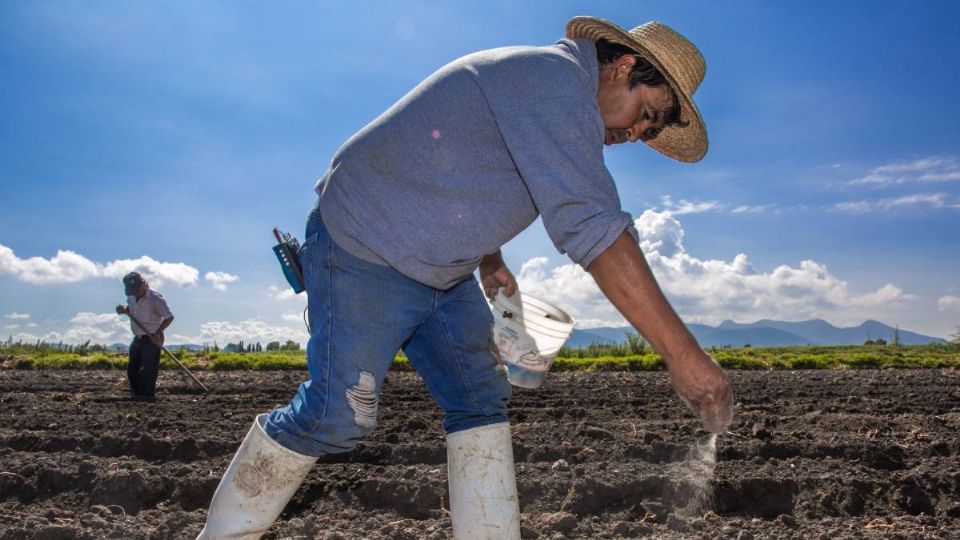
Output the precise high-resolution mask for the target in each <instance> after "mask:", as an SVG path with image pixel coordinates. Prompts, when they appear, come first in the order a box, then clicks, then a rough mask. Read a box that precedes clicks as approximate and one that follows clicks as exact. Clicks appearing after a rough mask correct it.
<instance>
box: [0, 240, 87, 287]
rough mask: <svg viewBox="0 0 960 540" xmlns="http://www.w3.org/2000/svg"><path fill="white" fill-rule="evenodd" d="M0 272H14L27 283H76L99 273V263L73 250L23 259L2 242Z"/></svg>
mask: <svg viewBox="0 0 960 540" xmlns="http://www.w3.org/2000/svg"><path fill="white" fill-rule="evenodd" d="M0 273H4V274H12V275H14V276H16V277H18V278H19V279H21V280H23V281H26V282H27V283H35V284H47V283H75V282H77V281H83V280H84V279H88V278H91V277H96V276H97V275H98V274H99V268H98V267H97V265H96V264H95V263H94V262H93V261H91V260H90V259H87V258H86V257H84V256H83V255H79V254H77V253H75V252H73V251H63V250H61V251H57V254H56V255H54V256H53V258H51V259H44V258H42V257H30V258H29V259H21V258H20V257H17V255H16V254H15V253H14V252H13V250H12V249H10V248H8V247H7V246H4V245H3V244H0Z"/></svg>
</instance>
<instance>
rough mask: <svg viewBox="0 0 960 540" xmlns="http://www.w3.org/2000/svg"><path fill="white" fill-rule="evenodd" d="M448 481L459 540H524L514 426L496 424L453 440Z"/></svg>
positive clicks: (457, 435)
mask: <svg viewBox="0 0 960 540" xmlns="http://www.w3.org/2000/svg"><path fill="white" fill-rule="evenodd" d="M447 476H448V478H449V480H450V518H451V520H452V521H453V537H454V538H455V539H457V540H494V539H495V540H504V539H507V540H513V539H519V538H520V503H519V499H518V498H517V477H516V473H515V472H514V466H513V445H512V444H511V442H510V424H508V423H501V424H491V425H488V426H481V427H478V428H473V429H468V430H464V431H458V432H456V433H453V434H451V435H448V436H447Z"/></svg>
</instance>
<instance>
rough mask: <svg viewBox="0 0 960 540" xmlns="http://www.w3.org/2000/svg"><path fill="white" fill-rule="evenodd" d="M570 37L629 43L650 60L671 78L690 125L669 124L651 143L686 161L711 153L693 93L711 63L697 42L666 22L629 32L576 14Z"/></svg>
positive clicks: (628, 45)
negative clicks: (698, 48)
mask: <svg viewBox="0 0 960 540" xmlns="http://www.w3.org/2000/svg"><path fill="white" fill-rule="evenodd" d="M566 35H567V37H568V38H570V39H575V38H589V39H592V40H594V41H596V40H598V39H600V38H604V39H606V40H607V41H611V42H614V43H619V44H620V45H624V46H627V47H629V48H631V49H633V50H635V51H637V53H639V54H640V56H643V57H644V58H645V59H647V60H648V61H649V62H650V63H651V64H653V65H654V66H655V67H656V68H657V69H658V70H660V73H662V74H663V76H664V77H665V78H666V79H667V82H668V83H670V86H671V87H672V88H673V90H674V92H676V94H677V97H678V98H679V99H680V109H681V113H680V116H681V118H682V119H683V121H684V122H688V125H687V127H680V126H668V127H665V128H664V129H663V131H661V132H660V134H659V135H657V137H656V138H655V139H653V140H652V141H650V142H647V144H648V145H650V146H652V147H653V148H655V149H656V150H657V151H659V152H660V153H662V154H664V155H666V156H669V157H672V158H673V159H676V160H679V161H686V162H694V161H700V160H701V159H703V156H704V154H706V153H707V127H706V125H704V123H703V118H702V117H701V116H700V111H699V110H698V109H697V106H696V105H694V103H693V93H694V92H695V91H696V90H697V87H698V86H700V82H701V81H703V75H704V74H705V73H706V71H707V64H706V62H704V60H703V56H702V55H701V54H700V51H698V50H697V47H696V46H694V44H693V43H690V42H689V41H687V39H686V38H684V37H683V36H681V35H680V34H678V33H676V32H675V31H673V29H671V28H670V27H668V26H667V25H665V24H661V23H658V22H648V23H646V24H642V25H640V26H638V27H636V28H634V29H633V30H631V31H629V32H626V31H625V30H623V29H622V28H620V27H619V26H617V25H615V24H613V23H611V22H609V21H605V20H603V19H597V18H596V17H574V18H572V19H570V21H569V22H567V29H566Z"/></svg>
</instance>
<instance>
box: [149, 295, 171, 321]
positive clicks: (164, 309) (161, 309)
mask: <svg viewBox="0 0 960 540" xmlns="http://www.w3.org/2000/svg"><path fill="white" fill-rule="evenodd" d="M153 310H154V313H156V314H157V316H158V317H160V320H161V321H164V320H167V319H169V318H170V317H173V312H172V311H170V306H168V305H167V300H166V299H165V298H164V297H163V296H162V295H160V294H159V293H158V294H157V295H156V296H154V302H153Z"/></svg>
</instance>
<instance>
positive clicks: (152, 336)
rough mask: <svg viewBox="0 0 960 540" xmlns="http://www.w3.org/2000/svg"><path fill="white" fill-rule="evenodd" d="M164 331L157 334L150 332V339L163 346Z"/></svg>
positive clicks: (158, 345)
mask: <svg viewBox="0 0 960 540" xmlns="http://www.w3.org/2000/svg"><path fill="white" fill-rule="evenodd" d="M163 340H164V336H163V332H157V333H156V334H150V341H152V342H153V344H154V345H156V346H157V347H163Z"/></svg>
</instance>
